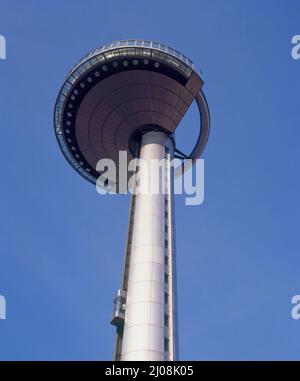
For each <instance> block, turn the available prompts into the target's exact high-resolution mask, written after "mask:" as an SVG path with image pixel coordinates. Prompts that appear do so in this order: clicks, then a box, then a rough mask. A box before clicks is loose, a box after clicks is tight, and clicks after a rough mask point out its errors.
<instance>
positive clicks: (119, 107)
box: [54, 40, 209, 183]
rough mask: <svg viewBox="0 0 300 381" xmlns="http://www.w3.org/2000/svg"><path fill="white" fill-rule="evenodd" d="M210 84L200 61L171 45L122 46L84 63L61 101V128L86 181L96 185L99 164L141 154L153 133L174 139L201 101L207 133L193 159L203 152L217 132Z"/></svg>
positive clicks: (63, 143) (65, 148) (61, 139)
mask: <svg viewBox="0 0 300 381" xmlns="http://www.w3.org/2000/svg"><path fill="white" fill-rule="evenodd" d="M202 85H203V81H202V79H201V77H200V74H199V73H198V72H197V71H196V70H195V67H194V64H193V62H192V61H191V60H190V59H189V58H187V57H186V56H185V55H183V54H182V53H180V52H178V51H177V50H175V49H172V48H170V47H168V46H167V45H164V44H161V43H158V42H152V41H145V40H126V41H115V42H112V43H111V44H107V45H103V46H101V47H99V48H98V49H95V50H93V51H92V52H90V53H89V54H88V55H86V56H85V57H83V58H82V59H81V60H80V61H79V62H78V64H76V65H75V66H74V67H73V68H72V70H71V71H70V73H69V74H68V76H67V78H66V80H65V82H64V84H63V86H62V88H61V90H60V92H59V95H58V97H57V101H56V105H55V112H54V126H55V133H56V137H57V140H58V143H59V145H60V148H61V150H62V152H63V154H64V156H65V157H66V159H67V160H68V162H69V163H70V164H71V166H72V167H73V168H74V169H75V170H76V171H77V172H79V173H80V174H81V175H82V176H83V177H84V178H85V179H87V180H89V181H91V182H92V183H95V182H96V181H97V178H98V176H99V175H100V173H98V172H97V171H96V165H97V162H98V161H99V160H100V159H103V158H109V159H112V160H114V162H115V163H118V154H119V151H127V152H128V157H129V159H130V158H132V157H133V155H134V154H135V152H134V147H135V144H134V143H135V140H136V139H138V137H139V136H140V135H141V134H142V133H143V132H144V131H146V130H149V128H151V129H159V130H163V131H164V132H166V133H167V134H170V135H172V134H173V133H174V131H175V129H176V128H177V126H178V124H179V123H180V121H181V119H182V117H183V115H184V114H185V113H186V111H187V109H188V108H189V106H190V105H191V103H192V102H193V100H196V102H197V105H198V108H199V112H200V119H201V128H200V133H199V136H198V140H197V142H196V145H195V148H194V149H193V151H192V152H191V154H190V155H188V156H189V157H191V158H192V159H196V158H197V157H199V156H200V154H201V153H202V151H203V149H204V147H205V145H206V142H207V139H208V133H209V111H208V106H207V103H206V100H205V97H204V94H203V93H202V89H201V88H202Z"/></svg>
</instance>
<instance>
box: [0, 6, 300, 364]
mask: <svg viewBox="0 0 300 381" xmlns="http://www.w3.org/2000/svg"><path fill="white" fill-rule="evenodd" d="M299 14H300V3H299V2H298V1H296V0H295V1H293V0H289V1H283V0H280V1H279V0H278V1H271V0H265V1H257V0H256V1H249V0H243V1H242V0H239V1H238V0H228V1H225V0H224V1H221V0H219V1H217V0H213V1H211V0H210V1H204V0H203V1H199V0H195V1H192V0H186V1H184V2H183V1H177V0H176V1H175V0H172V1H170V0H169V1H157V0H152V1H137V0H131V1H119V0H118V1H116V0H115V1H96V0H95V1H93V0H86V1H79V0H76V1H68V0H64V1H58V0H51V1H43V2H41V1H38V0H35V1H34V0H27V1H20V0H19V1H16V0H0V34H2V35H4V36H5V37H6V40H7V60H5V61H0V115H1V119H0V120H1V121H0V123H1V130H0V133H1V142H2V145H1V150H0V158H1V163H2V171H1V173H2V175H1V187H0V195H1V197H0V205H1V219H0V242H1V245H0V294H1V295H4V296H5V298H6V301H7V319H6V320H0V359H5V360H98V359H100V360H106V359H107V360H109V359H111V358H112V353H113V338H114V328H113V327H112V326H110V324H109V322H110V316H111V310H112V299H113V296H114V293H115V291H116V290H117V288H118V287H119V285H120V274H121V269H122V264H123V254H124V245H125V236H126V228H127V219H128V202H129V198H128V196H102V197H101V196H99V195H98V194H97V193H96V190H95V188H94V187H93V186H92V185H91V184H90V183H88V182H87V181H84V180H83V179H82V178H81V177H80V176H79V175H78V174H76V173H75V172H74V171H73V170H72V169H71V167H70V166H69V165H68V163H67V162H66V160H65V159H64V158H63V156H62V154H61V152H60V150H59V147H58V145H57V142H56V139H55V136H54V133H53V125H52V118H53V108H54V102H55V99H56V96H57V93H58V91H59V88H60V86H61V84H62V82H63V80H64V78H65V75H66V74H67V72H68V71H69V70H70V68H71V67H72V66H73V64H75V63H76V62H77V61H78V60H79V59H80V58H81V57H82V56H83V55H85V54H86V53H87V52H89V51H90V50H92V49H93V48H95V47H97V46H99V45H102V44H103V43H106V42H111V41H113V40H118V39H127V38H144V39H150V40H158V41H161V42H164V43H167V44H168V45H170V46H172V47H175V48H176V49H178V50H180V51H182V52H183V53H184V54H186V55H187V56H188V57H190V58H191V59H192V60H193V61H194V62H195V63H196V65H197V67H198V68H199V69H201V70H202V72H203V79H204V81H205V87H204V91H205V94H206V96H207V100H208V102H209V106H210V112H211V119H212V126H211V135H210V140H209V144H208V146H207V149H206V150H205V153H204V155H203V157H204V158H205V171H206V173H205V202H204V204H203V205H200V206H196V207H195V206H193V207H187V206H185V205H184V199H183V197H182V196H178V197H177V199H176V219H177V221H176V231H177V261H178V295H179V315H180V318H179V330H180V336H179V337H180V354H181V359H190V360H200V359H203V360H212V359H217V360H228V359H230V360H232V359H238V360H250V359H251V360H260V359H269V360H274V359H299V352H300V320H298V321H297V320H293V319H292V318H291V307H292V306H291V298H292V296H293V295H295V294H300V256H299V236H300V229H299V212H300V208H299V191H300V179H299V170H300V168H299V164H300V150H299V140H298V139H299V138H300V132H299V115H300V114H299V109H300V104H299V102H300V97H299V93H300V60H299V61H295V60H293V59H292V58H291V48H292V45H291V43H290V41H291V38H292V36H293V35H295V34H300V23H299ZM193 110H194V109H193ZM193 110H192V111H193ZM192 111H191V112H189V113H188V114H187V115H186V117H185V119H184V121H183V123H182V125H181V127H180V128H181V132H178V134H177V139H178V140H179V139H180V140H181V148H182V149H183V150H187V149H188V147H191V146H192V143H193V139H194V138H195V136H196V135H195V134H196V133H195V131H194V129H195V128H196V125H197V117H196V114H194V113H193V112H192ZM183 131H184V132H183ZM178 147H179V144H178Z"/></svg>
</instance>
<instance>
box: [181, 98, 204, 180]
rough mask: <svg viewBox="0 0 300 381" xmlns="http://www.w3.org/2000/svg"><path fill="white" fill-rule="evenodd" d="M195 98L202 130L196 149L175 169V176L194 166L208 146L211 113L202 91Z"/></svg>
mask: <svg viewBox="0 0 300 381" xmlns="http://www.w3.org/2000/svg"><path fill="white" fill-rule="evenodd" d="M195 100H196V103H197V106H198V110H199V114H200V126H201V128H200V132H199V135H198V139H197V142H196V145H195V147H194V149H193V150H192V152H191V153H190V155H189V158H188V159H186V160H188V161H186V160H185V161H184V162H183V163H182V164H181V165H180V166H179V167H177V168H176V169H175V171H174V176H175V178H178V177H179V176H182V175H184V173H185V172H186V171H188V170H189V169H190V168H191V167H192V166H193V164H194V163H195V161H196V160H197V159H198V158H199V157H200V155H201V154H202V152H203V151H204V148H205V146H206V143H207V140H208V137H209V131H210V114H209V109H208V105H207V101H206V98H205V96H204V94H203V92H202V91H199V93H198V94H197V96H196V98H195Z"/></svg>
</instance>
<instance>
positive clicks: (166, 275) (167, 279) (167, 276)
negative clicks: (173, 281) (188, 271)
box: [165, 273, 169, 284]
mask: <svg viewBox="0 0 300 381" xmlns="http://www.w3.org/2000/svg"><path fill="white" fill-rule="evenodd" d="M165 283H166V284H168V283H169V274H167V273H165Z"/></svg>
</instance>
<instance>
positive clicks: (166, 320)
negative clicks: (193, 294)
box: [165, 314, 169, 328]
mask: <svg viewBox="0 0 300 381" xmlns="http://www.w3.org/2000/svg"><path fill="white" fill-rule="evenodd" d="M165 327H167V328H168V327H169V315H167V314H165Z"/></svg>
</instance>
